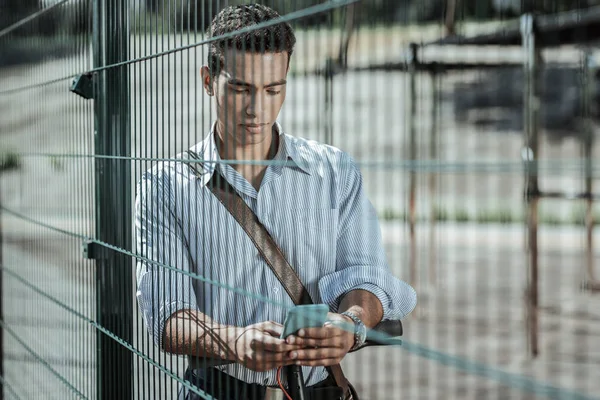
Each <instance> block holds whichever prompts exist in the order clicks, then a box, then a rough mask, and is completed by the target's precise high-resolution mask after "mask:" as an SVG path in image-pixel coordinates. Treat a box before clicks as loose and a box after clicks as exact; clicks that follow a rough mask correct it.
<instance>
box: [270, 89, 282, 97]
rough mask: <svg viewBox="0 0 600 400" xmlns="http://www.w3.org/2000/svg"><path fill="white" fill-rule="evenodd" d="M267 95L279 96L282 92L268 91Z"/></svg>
mask: <svg viewBox="0 0 600 400" xmlns="http://www.w3.org/2000/svg"><path fill="white" fill-rule="evenodd" d="M267 93H268V94H269V95H271V96H277V95H278V94H279V93H281V90H267Z"/></svg>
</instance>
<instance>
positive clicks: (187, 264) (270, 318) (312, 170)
mask: <svg viewBox="0 0 600 400" xmlns="http://www.w3.org/2000/svg"><path fill="white" fill-rule="evenodd" d="M278 17H279V15H278V14H277V13H276V12H275V11H273V10H272V9H270V8H268V7H265V6H262V5H245V6H236V7H228V8H226V9H224V10H222V11H221V12H220V13H219V14H218V15H217V16H216V17H215V19H214V20H213V22H212V24H211V26H210V28H209V34H210V36H211V37H216V36H221V35H226V34H228V33H231V32H235V31H238V30H240V29H243V30H245V32H244V33H242V34H237V35H235V36H230V37H228V38H226V39H224V40H220V41H216V42H212V43H211V45H210V48H209V59H208V65H207V66H204V67H202V71H201V75H202V82H203V86H204V90H205V91H206V93H207V94H208V96H211V97H212V98H213V99H214V103H215V104H216V121H215V123H214V125H213V127H212V129H211V131H210V132H209V134H208V136H207V137H206V139H205V140H204V141H202V142H200V143H198V144H196V145H195V146H193V147H192V149H191V150H192V151H193V152H194V153H197V154H198V155H199V157H200V159H202V161H203V162H202V164H196V172H197V171H200V172H199V173H193V172H192V169H191V168H189V166H188V165H186V164H185V163H183V162H171V163H160V164H158V165H157V166H155V167H154V168H152V169H151V170H149V171H147V172H146V173H145V174H144V176H143V177H142V180H141V182H140V185H139V188H138V199H137V202H136V233H137V245H138V252H139V254H140V255H141V256H142V257H146V258H148V259H150V260H152V262H144V261H143V260H142V261H140V262H139V263H138V271H137V272H138V274H137V276H138V301H139V305H140V308H141V310H142V313H143V315H144V319H145V322H146V324H147V326H148V328H149V331H150V332H151V333H152V335H153V336H154V338H155V341H156V343H157V344H158V345H159V346H160V347H161V349H164V350H165V351H167V352H170V353H175V354H181V355H188V356H191V357H192V359H193V357H210V358H213V359H221V360H223V361H230V362H232V363H230V364H228V365H225V366H220V367H216V368H209V367H204V366H203V365H192V366H191V367H190V368H189V369H188V371H187V373H186V379H188V380H190V381H191V382H192V383H194V384H196V385H198V386H199V387H200V388H202V389H203V390H205V391H207V392H208V393H210V394H211V395H213V396H215V397H216V398H218V399H220V400H227V399H241V398H252V399H262V398H264V395H265V391H266V388H267V387H268V386H271V387H274V386H277V385H278V382H277V369H278V368H279V367H282V366H287V365H293V364H296V365H300V366H302V367H303V373H304V377H305V382H306V386H308V387H309V390H312V389H311V388H314V387H327V386H330V385H333V381H332V378H331V377H329V376H328V373H327V370H326V368H325V367H327V366H331V365H333V364H337V363H339V362H340V360H342V358H344V356H345V355H346V354H347V353H348V351H350V350H351V349H352V348H353V347H354V346H356V345H359V344H361V343H357V341H360V338H356V337H355V335H354V333H353V332H348V331H345V330H343V329H340V328H339V327H338V326H337V325H336V324H335V323H332V324H326V325H325V326H324V327H322V328H310V329H303V330H301V331H300V332H299V333H298V334H297V335H294V336H291V337H289V338H288V339H287V340H282V339H280V338H279V336H280V334H281V331H282V323H283V321H284V319H285V316H286V310H287V309H288V308H289V307H291V306H292V305H293V302H292V300H291V298H290V297H289V296H288V295H287V293H286V291H285V289H284V287H283V286H282V284H281V283H280V282H279V281H278V279H277V278H276V276H275V275H274V273H273V272H272V271H271V269H270V268H269V267H268V265H267V263H266V262H265V260H264V259H263V258H262V257H261V256H260V254H259V253H258V251H257V248H256V247H255V245H254V243H253V242H252V240H251V239H250V238H249V236H248V235H247V234H246V233H245V231H244V230H243V228H242V227H241V226H240V225H239V224H238V223H237V222H236V220H235V219H234V218H233V217H232V215H231V214H230V213H229V212H228V210H227V209H226V208H225V207H224V206H223V205H222V204H221V203H220V202H219V200H218V199H217V198H216V197H215V196H214V195H213V194H212V193H211V192H210V190H209V189H208V188H207V182H209V180H210V179H212V178H213V177H214V176H215V174H218V175H220V176H222V177H223V178H224V179H226V180H227V182H229V184H231V186H232V187H233V188H235V190H236V191H237V193H238V194H239V195H240V196H241V197H242V199H243V200H244V202H245V203H246V204H248V206H249V207H250V208H251V209H252V211H253V212H254V213H255V214H256V216H257V217H258V220H259V221H260V222H261V223H262V224H263V225H264V226H265V228H266V229H267V230H268V232H269V233H270V235H271V236H272V237H273V239H274V241H275V242H276V243H277V245H278V246H279V248H280V249H281V250H282V252H283V253H284V255H285V257H286V259H287V261H288V262H289V263H290V265H292V266H293V267H294V269H295V271H296V273H297V275H298V276H299V278H300V279H301V281H302V282H303V284H304V285H305V287H306V288H307V290H308V292H309V293H310V295H311V297H312V298H313V300H314V301H315V302H316V303H325V304H327V305H329V308H330V311H331V312H330V314H329V320H331V321H334V322H335V321H345V322H347V323H350V324H359V323H362V324H364V325H365V326H366V327H367V328H371V327H374V326H375V325H376V324H377V323H379V322H380V321H381V320H382V319H399V318H402V317H404V316H406V315H407V314H408V313H409V312H410V311H412V309H413V308H414V306H415V304H416V295H415V292H414V290H413V289H412V288H411V287H410V286H409V285H407V284H406V283H404V282H403V281H400V280H398V279H396V278H394V277H393V276H392V275H391V273H390V271H389V268H388V266H387V263H386V259H385V254H384V250H383V247H382V241H381V235H380V229H379V225H378V221H377V217H376V213H375V210H374V209H373V207H372V205H371V203H370V202H369V201H368V199H367V197H366V196H365V193H364V191H363V187H362V180H361V175H360V172H359V170H358V168H357V166H356V164H355V163H354V161H353V160H352V159H351V157H350V156H348V155H347V154H346V153H344V152H342V151H340V150H338V149H336V148H334V147H331V146H326V145H323V144H319V143H317V142H314V141H309V140H305V139H301V138H295V137H293V136H289V135H287V134H285V133H284V132H283V129H282V127H281V126H280V125H279V124H278V123H277V122H276V118H277V116H278V114H279V111H280V109H281V107H282V105H283V102H284V100H285V96H286V81H287V74H288V69H289V63H290V57H291V56H292V52H293V49H294V44H295V40H296V39H295V37H294V33H293V31H292V29H291V27H290V26H289V25H288V24H287V23H277V24H275V25H273V24H271V25H269V26H266V27H260V28H258V29H250V28H251V27H253V26H255V25H258V24H263V25H265V24H267V25H268V21H271V20H273V19H275V18H278ZM223 160H227V161H226V162H225V161H223ZM222 161H223V162H222ZM235 161H239V163H236V162H235ZM249 161H252V162H249ZM266 161H269V162H266ZM190 274H191V275H199V276H201V277H203V278H205V279H206V280H209V281H212V282H215V281H216V282H221V283H223V284H225V285H227V288H223V287H220V286H218V285H214V284H210V282H205V281H202V280H200V279H197V278H196V279H194V277H190ZM231 287H233V288H236V289H241V290H242V291H243V292H244V293H254V294H256V295H258V296H260V297H261V298H262V299H264V298H268V299H270V300H271V301H270V302H265V301H261V300H260V299H259V298H257V297H253V296H248V295H244V294H243V293H240V292H239V291H238V292H236V291H235V290H231ZM341 313H345V314H344V315H342V314H341ZM196 364H198V363H196ZM199 364H201V363H199ZM180 398H195V397H194V395H193V394H190V393H187V391H184V390H182V391H180ZM313 398H317V397H314V396H313Z"/></svg>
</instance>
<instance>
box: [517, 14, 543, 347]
mask: <svg viewBox="0 0 600 400" xmlns="http://www.w3.org/2000/svg"><path fill="white" fill-rule="evenodd" d="M521 35H522V38H523V50H524V63H523V77H524V80H525V92H524V98H523V108H524V109H523V116H524V119H523V121H524V128H525V129H524V131H525V145H526V151H525V154H526V160H525V166H526V170H525V174H526V175H525V198H526V202H527V228H528V229H527V232H528V240H527V244H528V250H529V251H528V263H527V265H528V276H527V290H526V308H527V322H526V325H527V335H528V339H527V343H528V347H529V351H530V352H531V355H532V356H533V357H536V356H537V355H538V353H539V343H538V339H539V332H538V330H539V315H538V314H539V310H538V301H539V285H538V280H539V277H538V203H539V200H540V190H539V182H538V159H539V157H538V156H539V154H538V152H539V122H538V119H539V110H540V106H541V104H540V93H539V86H540V85H539V82H540V74H541V64H542V62H541V61H542V60H541V53H540V49H539V43H538V41H537V40H536V39H537V38H536V31H535V20H534V17H533V15H530V14H526V15H523V16H522V17H521Z"/></svg>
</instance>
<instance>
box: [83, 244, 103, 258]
mask: <svg viewBox="0 0 600 400" xmlns="http://www.w3.org/2000/svg"><path fill="white" fill-rule="evenodd" d="M101 251H102V249H101V248H100V246H99V245H98V243H96V242H93V241H91V240H86V241H85V242H83V244H82V245H81V254H82V255H83V258H86V259H88V260H98V259H99V258H100V253H101Z"/></svg>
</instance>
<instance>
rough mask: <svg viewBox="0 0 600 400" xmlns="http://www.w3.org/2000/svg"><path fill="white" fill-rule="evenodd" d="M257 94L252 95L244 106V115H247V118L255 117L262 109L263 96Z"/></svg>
mask: <svg viewBox="0 0 600 400" xmlns="http://www.w3.org/2000/svg"><path fill="white" fill-rule="evenodd" d="M257 92H258V91H255V92H253V93H252V96H250V101H249V102H248V105H247V106H246V114H248V115H249V116H257V115H258V114H259V113H260V112H261V111H262V109H263V107H264V103H265V98H264V94H262V93H260V92H259V93H257Z"/></svg>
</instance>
